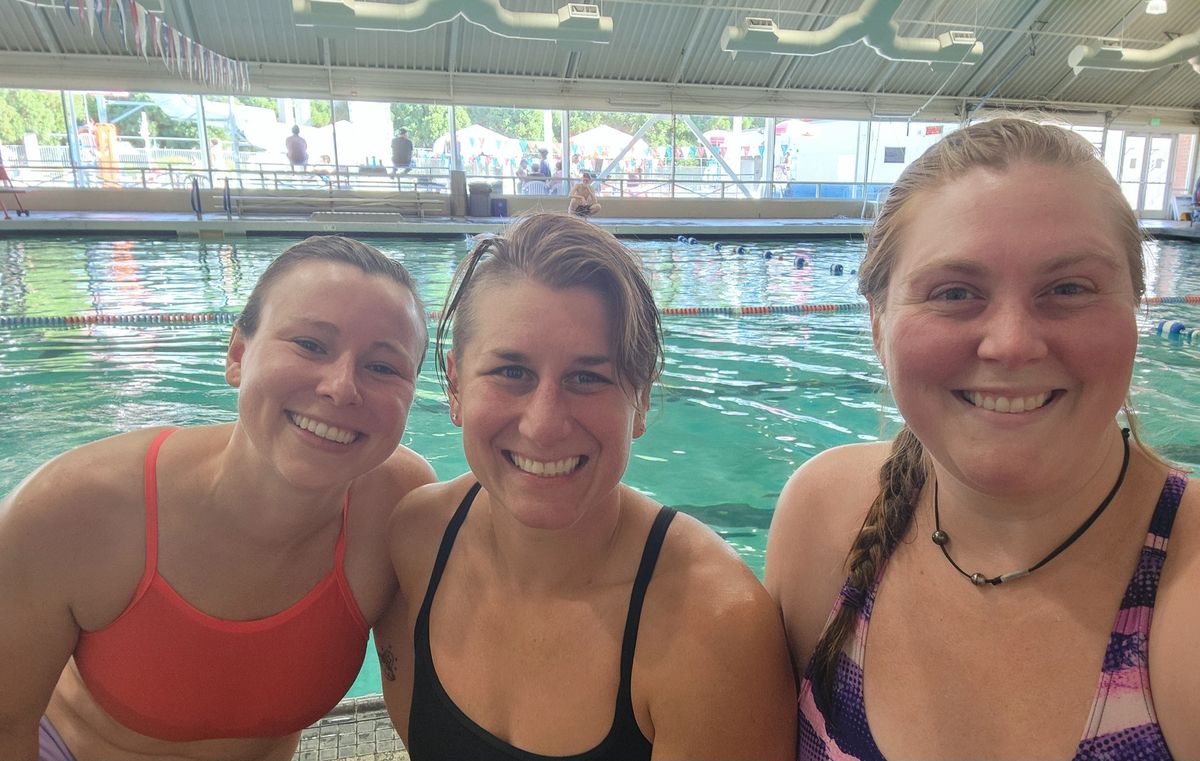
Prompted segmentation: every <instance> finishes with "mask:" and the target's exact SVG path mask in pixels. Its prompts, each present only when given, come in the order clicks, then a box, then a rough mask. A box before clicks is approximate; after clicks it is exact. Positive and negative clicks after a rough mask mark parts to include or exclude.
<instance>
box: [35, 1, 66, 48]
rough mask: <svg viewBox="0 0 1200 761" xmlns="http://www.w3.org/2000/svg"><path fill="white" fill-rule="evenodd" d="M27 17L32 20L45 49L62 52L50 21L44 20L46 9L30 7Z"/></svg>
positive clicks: (60, 44)
mask: <svg viewBox="0 0 1200 761" xmlns="http://www.w3.org/2000/svg"><path fill="white" fill-rule="evenodd" d="M29 18H30V20H31V21H33V27H34V29H35V30H36V31H37V33H38V37H39V38H41V41H42V44H43V45H44V46H45V47H46V50H47V51H49V52H51V53H57V54H59V55H61V54H62V53H63V48H62V43H60V42H59V41H58V37H57V36H56V35H55V34H54V30H53V29H52V28H51V27H50V22H49V21H47V20H46V9H45V8H30V9H29Z"/></svg>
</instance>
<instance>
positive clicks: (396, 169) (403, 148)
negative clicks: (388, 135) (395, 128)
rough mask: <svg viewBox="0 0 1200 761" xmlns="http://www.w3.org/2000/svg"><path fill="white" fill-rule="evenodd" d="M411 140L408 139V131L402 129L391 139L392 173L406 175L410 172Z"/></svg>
mask: <svg viewBox="0 0 1200 761" xmlns="http://www.w3.org/2000/svg"><path fill="white" fill-rule="evenodd" d="M412 155H413V144H412V140H409V139H408V130H406V129H404V128H403V127H402V128H401V129H400V132H399V133H398V134H397V135H396V137H394V138H392V172H393V173H394V174H408V173H409V172H411V171H412Z"/></svg>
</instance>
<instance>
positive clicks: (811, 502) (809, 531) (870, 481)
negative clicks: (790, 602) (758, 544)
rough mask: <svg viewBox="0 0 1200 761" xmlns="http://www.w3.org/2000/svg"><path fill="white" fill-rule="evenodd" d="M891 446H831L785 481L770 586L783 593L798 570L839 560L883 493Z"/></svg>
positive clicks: (773, 535)
mask: <svg viewBox="0 0 1200 761" xmlns="http://www.w3.org/2000/svg"><path fill="white" fill-rule="evenodd" d="M889 451H890V444H889V443H886V442H880V443H873V444H851V445H848V446H843V447H836V448H834V449H829V450H826V451H824V452H822V453H820V454H818V455H817V456H815V457H813V458H812V459H810V460H809V461H807V462H806V463H804V464H803V465H801V466H800V468H799V469H797V470H796V472H795V473H793V474H792V477H791V478H789V479H788V482H787V484H785V485H784V487H783V491H782V492H781V493H780V495H779V503H778V504H777V505H776V507H775V515H774V517H773V518H772V520H771V530H770V534H769V540H768V544H767V571H766V584H767V588H768V589H769V590H770V591H771V593H772V594H773V595H775V596H776V597H779V596H780V594H781V592H782V587H783V586H784V585H785V584H788V583H790V582H791V581H793V580H794V578H795V574H797V573H799V572H811V571H812V570H813V568H814V565H815V567H817V568H822V567H826V566H828V565H829V564H830V563H829V561H830V560H831V559H835V560H834V562H835V563H837V562H840V558H841V557H842V556H844V555H845V553H846V551H847V550H848V549H849V547H850V543H851V541H852V540H853V537H854V535H855V533H856V532H857V531H858V529H859V527H860V526H861V525H862V521H863V518H864V517H865V515H866V512H867V508H868V507H870V505H871V502H873V501H874V499H875V496H876V495H877V494H878V493H879V468H880V466H882V465H883V462H884V461H885V460H886V459H887V456H888V453H889Z"/></svg>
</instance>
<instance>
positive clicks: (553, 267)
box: [435, 213, 663, 393]
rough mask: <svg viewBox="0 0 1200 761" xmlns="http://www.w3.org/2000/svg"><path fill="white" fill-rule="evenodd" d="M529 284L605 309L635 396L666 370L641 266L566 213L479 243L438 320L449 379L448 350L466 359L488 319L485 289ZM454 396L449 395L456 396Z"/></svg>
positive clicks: (616, 356)
mask: <svg viewBox="0 0 1200 761" xmlns="http://www.w3.org/2000/svg"><path fill="white" fill-rule="evenodd" d="M523 279H529V280H533V281H535V282H538V283H541V284H542V285H545V286H547V287H549V288H553V289H555V290H564V289H567V288H587V289H588V290H590V291H592V292H593V293H595V294H597V295H598V296H599V297H600V298H601V299H602V300H603V302H604V304H605V305H606V306H607V308H608V317H609V323H610V324H609V344H610V346H611V347H612V352H613V364H614V366H615V373H616V375H617V379H618V381H619V382H621V383H622V384H623V385H624V386H626V388H627V389H629V390H631V391H633V392H634V393H639V392H641V391H644V390H648V389H649V388H650V387H651V386H652V385H653V384H654V381H655V380H657V379H658V376H659V375H660V374H661V373H662V367H663V336H662V324H661V322H660V320H659V315H658V308H657V307H656V306H655V304H654V294H653V293H652V292H651V290H650V286H649V285H648V284H647V282H646V278H645V276H644V275H643V274H642V267H641V262H640V261H639V260H638V258H637V256H636V255H634V253H633V252H632V251H630V250H629V249H628V248H626V247H625V245H624V244H622V243H621V242H620V241H619V240H617V239H616V238H615V237H613V236H612V235H611V234H609V233H608V232H605V231H604V230H602V229H600V228H599V227H597V226H596V225H593V224H589V223H587V222H584V221H582V220H579V219H575V218H574V217H570V216H567V215H566V214H550V213H543V214H532V215H530V216H527V217H523V218H520V219H518V220H517V221H516V222H515V223H513V224H512V225H511V226H509V227H508V229H507V230H505V232H504V233H503V234H501V235H499V236H492V237H487V238H482V239H480V241H479V242H478V243H476V244H475V247H474V248H473V249H472V250H471V253H470V254H468V255H467V257H466V258H465V259H463V261H462V262H461V263H460V264H459V266H458V270H457V271H456V272H455V273H454V279H453V280H452V281H451V283H450V290H449V293H448V294H447V295H446V304H445V307H444V308H443V309H442V314H441V319H440V320H439V321H438V327H437V339H436V344H435V356H436V357H437V367H438V372H439V373H441V375H442V377H443V378H446V377H447V371H446V353H447V351H448V349H447V347H446V340H447V338H451V339H452V341H453V345H452V348H451V349H449V350H450V351H454V352H456V353H458V354H459V356H461V353H462V352H463V351H464V350H465V349H466V347H467V346H468V345H470V342H471V338H472V336H473V334H474V332H475V326H476V325H478V323H479V321H480V320H483V319H487V315H481V314H477V313H476V311H475V297H476V296H477V294H478V293H479V292H480V291H482V290H484V289H487V288H496V287H503V286H504V285H508V284H511V283H513V282H516V281H519V280H523ZM453 390H454V389H453V388H452V389H451V391H453Z"/></svg>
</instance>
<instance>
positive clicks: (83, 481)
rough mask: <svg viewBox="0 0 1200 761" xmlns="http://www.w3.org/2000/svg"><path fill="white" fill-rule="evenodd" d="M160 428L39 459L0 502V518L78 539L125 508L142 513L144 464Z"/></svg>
mask: <svg viewBox="0 0 1200 761" xmlns="http://www.w3.org/2000/svg"><path fill="white" fill-rule="evenodd" d="M161 430H162V429H146V430H141V431H135V432H132V433H124V434H119V435H117V436H112V437H109V438H106V439H101V440H100V441H95V442H92V443H89V444H84V445H82V446H79V447H76V448H74V449H71V450H69V451H67V452H64V453H63V454H61V455H59V456H57V457H55V458H54V459H52V460H50V461H49V462H47V463H45V464H44V465H42V466H41V467H39V468H38V469H37V470H35V471H34V472H33V473H31V474H30V475H29V476H28V477H27V478H26V479H25V480H24V481H22V482H21V483H20V484H18V485H17V487H16V488H15V489H14V490H13V491H12V493H10V494H9V495H8V496H7V497H5V498H4V501H3V502H0V521H5V522H6V525H8V522H18V523H20V525H22V526H25V527H27V528H35V527H39V526H40V527H42V528H44V529H47V530H51V531H55V532H58V540H59V542H60V543H61V541H63V540H67V539H69V538H70V537H71V536H72V535H74V534H75V533H79V534H81V535H82V536H83V537H84V538H86V537H87V535H88V534H89V533H90V532H93V531H95V530H96V529H98V528H100V527H102V526H104V525H105V524H106V523H108V522H109V521H111V520H114V519H116V520H120V519H121V517H122V513H123V512H125V511H126V508H132V509H134V510H136V512H137V513H138V514H139V515H140V514H141V513H142V505H143V496H144V491H145V489H144V480H143V475H144V463H145V457H146V450H147V448H148V447H149V446H150V442H151V441H152V440H153V439H154V437H155V436H156V435H157V434H158V433H159V432H160V431H161Z"/></svg>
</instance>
